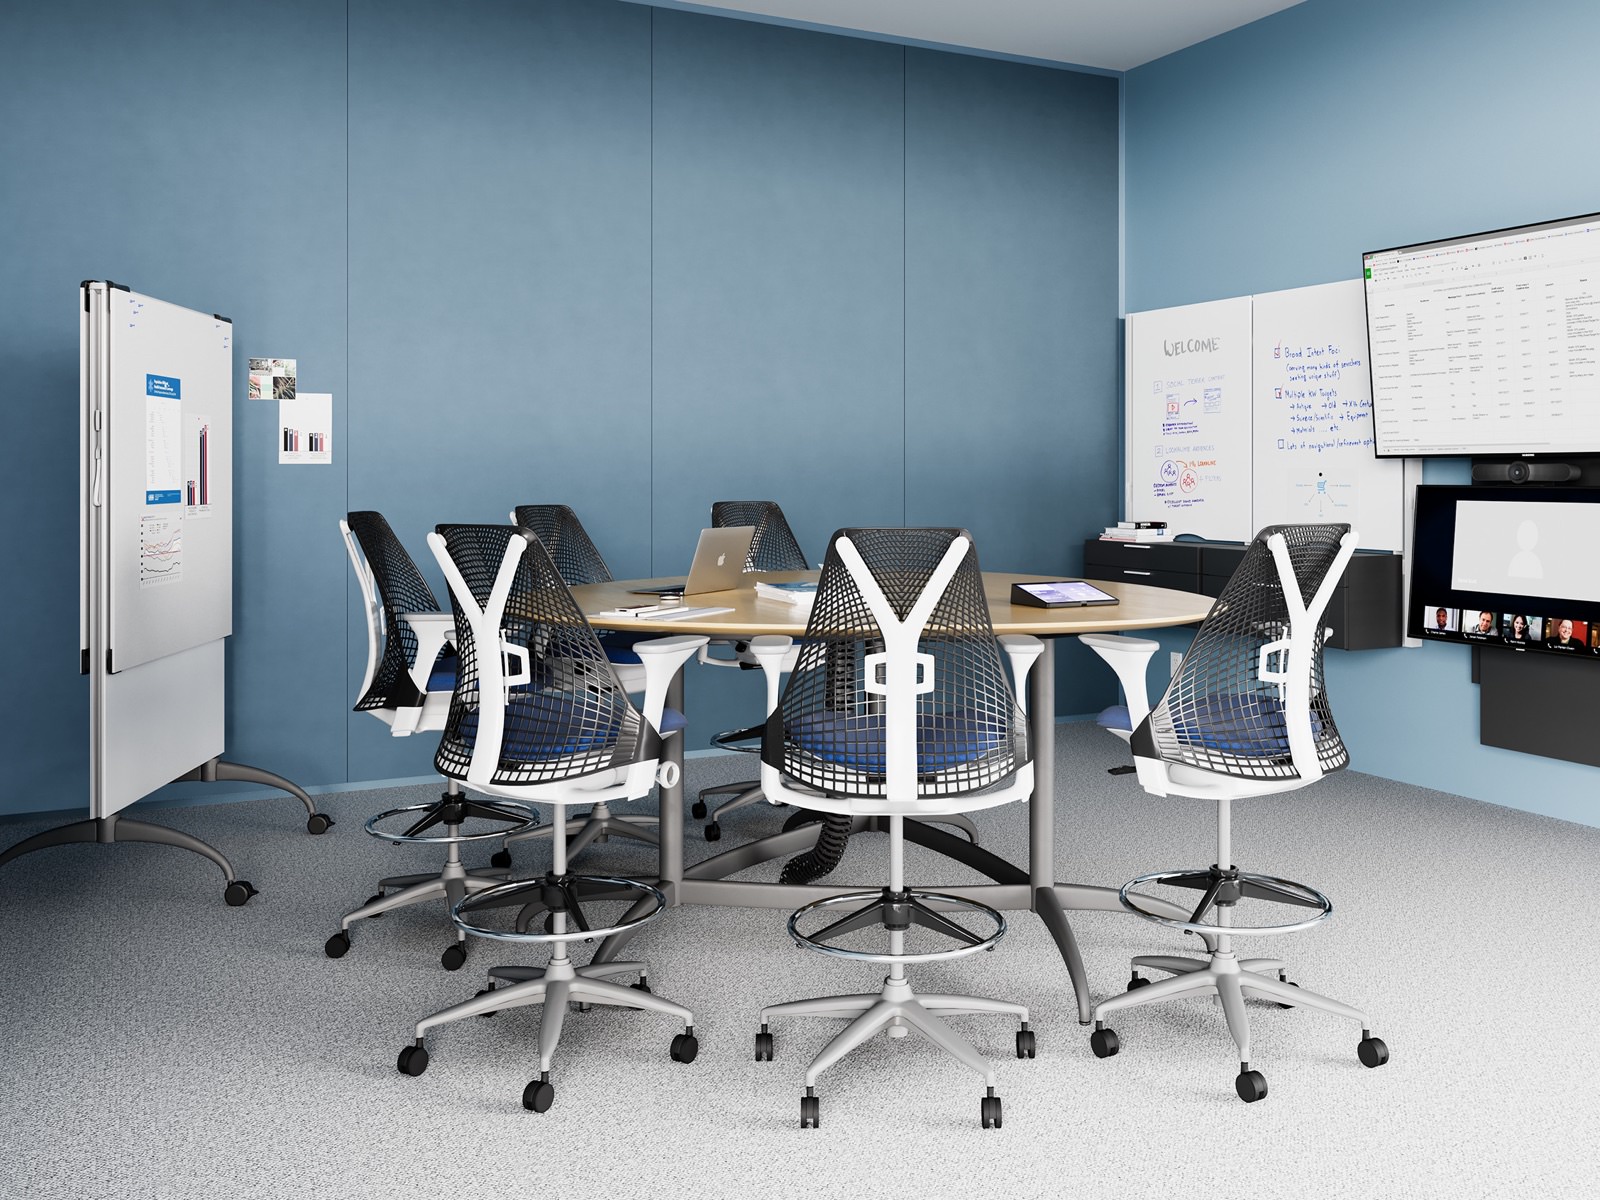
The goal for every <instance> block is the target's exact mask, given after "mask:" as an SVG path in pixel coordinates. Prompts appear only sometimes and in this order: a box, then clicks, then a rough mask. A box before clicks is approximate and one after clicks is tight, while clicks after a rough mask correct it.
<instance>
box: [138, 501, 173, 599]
mask: <svg viewBox="0 0 1600 1200" xmlns="http://www.w3.org/2000/svg"><path fill="white" fill-rule="evenodd" d="M182 578H183V518H182V517H179V516H176V515H172V516H159V517H140V518H139V586H140V587H141V588H150V587H161V586H163V585H165V584H169V583H177V582H178V581H179V580H180V579H182Z"/></svg>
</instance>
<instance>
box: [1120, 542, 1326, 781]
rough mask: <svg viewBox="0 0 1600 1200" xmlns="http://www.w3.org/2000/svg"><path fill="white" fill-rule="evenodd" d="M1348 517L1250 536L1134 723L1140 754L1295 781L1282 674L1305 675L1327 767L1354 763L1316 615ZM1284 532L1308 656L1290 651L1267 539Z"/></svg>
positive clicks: (1284, 606) (1286, 614)
mask: <svg viewBox="0 0 1600 1200" xmlns="http://www.w3.org/2000/svg"><path fill="white" fill-rule="evenodd" d="M1349 530H1350V526H1348V525H1273V526H1269V527H1268V528H1266V529H1263V530H1262V531H1261V532H1260V533H1258V534H1256V536H1255V540H1254V541H1252V542H1251V543H1250V547H1249V549H1248V550H1246V551H1245V556H1244V559H1243V561H1241V562H1240V564H1239V566H1238V569H1237V570H1235V571H1234V573H1233V576H1232V577H1231V578H1230V579H1229V580H1228V582H1227V584H1226V585H1225V586H1224V587H1223V589H1222V595H1221V596H1220V597H1218V598H1217V602H1216V604H1215V605H1214V606H1213V607H1212V609H1211V615H1210V616H1208V617H1207V618H1206V619H1205V621H1204V622H1203V623H1202V624H1201V626H1200V631H1199V632H1198V633H1197V634H1195V639H1194V643H1193V645H1191V646H1190V648H1189V652H1188V653H1187V654H1185V655H1184V656H1183V661H1182V662H1181V663H1180V664H1179V666H1178V670H1177V673H1176V674H1175V675H1174V676H1173V678H1172V682H1171V684H1170V685H1168V687H1167V691H1166V695H1164V696H1163V697H1162V699H1161V703H1160V704H1158V705H1157V706H1156V708H1155V709H1154V711H1152V712H1151V714H1150V715H1149V717H1148V718H1146V720H1145V722H1144V723H1143V725H1141V727H1140V728H1139V729H1138V730H1135V731H1134V735H1133V740H1132V747H1133V752H1134V753H1135V754H1136V755H1143V756H1145V757H1147V758H1159V759H1162V760H1164V761H1166V762H1169V763H1179V764H1182V765H1185V766H1191V767H1197V768H1200V769H1201V770H1205V771H1213V772H1217V773H1219V774H1223V775H1232V776H1237V777H1242V778H1248V779H1297V778H1300V772H1299V771H1298V770H1297V769H1296V767H1295V764H1294V761H1293V759H1292V757H1291V755H1290V749H1289V733H1288V720H1289V719H1290V714H1288V712H1287V710H1286V705H1285V701H1286V697H1287V695H1288V693H1289V686H1288V675H1289V673H1292V672H1301V671H1309V673H1310V691H1309V694H1310V698H1311V702H1310V710H1311V733H1312V737H1313V739H1314V741H1315V745H1316V755H1317V760H1318V761H1319V762H1320V763H1321V764H1322V769H1323V770H1324V771H1334V770H1338V769H1339V768H1341V767H1343V766H1345V765H1346V764H1347V763H1348V762H1349V761H1350V755H1349V752H1348V751H1347V750H1346V749H1345V745H1344V742H1343V740H1342V739H1341V738H1340V737H1339V730H1338V727H1337V726H1335V725H1334V723H1333V712H1332V710H1331V709H1330V708H1329V707H1328V694H1327V690H1326V688H1325V687H1324V676H1323V665H1322V642H1323V626H1322V614H1323V610H1324V609H1325V608H1326V606H1327V599H1328V596H1329V595H1331V590H1332V589H1331V588H1329V589H1327V590H1326V591H1324V589H1323V584H1324V582H1325V581H1326V580H1327V579H1328V575H1329V572H1330V570H1331V569H1332V567H1333V565H1334V561H1335V559H1336V558H1337V557H1338V554H1339V549H1340V539H1341V538H1343V537H1344V535H1345V534H1346V533H1348V532H1349ZM1274 534H1282V535H1283V537H1284V540H1285V542H1286V544H1287V547H1288V552H1289V561H1290V563H1291V564H1292V566H1293V569H1294V582H1295V587H1296V588H1297V590H1298V591H1299V601H1300V603H1299V604H1297V605H1295V606H1294V607H1295V608H1296V609H1299V608H1300V607H1301V606H1311V605H1312V604H1313V603H1314V602H1315V601H1316V598H1317V596H1318V593H1319V592H1323V597H1322V602H1321V603H1320V604H1317V605H1316V608H1315V611H1310V610H1309V607H1308V608H1307V611H1306V612H1305V616H1304V618H1303V619H1304V620H1305V621H1307V622H1309V623H1310V625H1311V627H1312V630H1313V634H1312V636H1311V638H1310V642H1309V644H1310V645H1311V647H1312V651H1311V654H1310V655H1309V657H1308V658H1307V659H1306V660H1305V661H1300V662H1295V661H1292V656H1291V655H1290V654H1289V653H1288V639H1289V634H1290V620H1291V616H1292V613H1291V607H1290V605H1289V603H1288V601H1287V600H1286V598H1285V596H1284V589H1283V584H1282V582H1281V580H1280V577H1279V571H1278V566H1277V563H1276V561H1275V559H1274V557H1273V554H1272V550H1271V547H1270V546H1269V545H1268V541H1269V539H1270V538H1271V537H1272V536H1273V535H1274Z"/></svg>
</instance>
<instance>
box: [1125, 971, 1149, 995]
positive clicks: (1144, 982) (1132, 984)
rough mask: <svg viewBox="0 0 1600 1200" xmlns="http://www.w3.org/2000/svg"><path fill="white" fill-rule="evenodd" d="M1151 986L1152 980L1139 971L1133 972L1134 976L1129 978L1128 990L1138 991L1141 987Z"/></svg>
mask: <svg viewBox="0 0 1600 1200" xmlns="http://www.w3.org/2000/svg"><path fill="white" fill-rule="evenodd" d="M1149 986H1150V981H1149V980H1148V979H1146V978H1145V977H1144V976H1143V975H1141V974H1139V972H1137V971H1135V972H1134V973H1133V978H1132V979H1130V980H1128V990H1129V991H1130V992H1137V991H1138V990H1139V989H1140V988H1142V987H1149Z"/></svg>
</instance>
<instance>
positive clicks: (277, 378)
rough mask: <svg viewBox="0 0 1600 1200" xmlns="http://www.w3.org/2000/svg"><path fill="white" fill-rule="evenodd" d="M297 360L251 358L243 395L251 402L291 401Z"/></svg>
mask: <svg viewBox="0 0 1600 1200" xmlns="http://www.w3.org/2000/svg"><path fill="white" fill-rule="evenodd" d="M298 361H299V360H298V359H293V358H252V359H251V360H250V382H249V386H248V387H247V388H246V391H245V395H246V396H247V397H248V398H249V399H251V400H293V399H294V394H295V386H294V380H295V367H296V364H297V363H298Z"/></svg>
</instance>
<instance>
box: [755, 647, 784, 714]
mask: <svg viewBox="0 0 1600 1200" xmlns="http://www.w3.org/2000/svg"><path fill="white" fill-rule="evenodd" d="M793 648H794V639H793V638H792V637H784V636H783V635H781V634H771V633H764V634H762V635H761V636H760V637H754V638H751V639H750V653H751V654H753V655H754V656H755V660H756V662H758V663H760V664H761V673H762V674H763V675H765V676H766V680H767V715H768V716H771V715H772V712H773V710H774V709H776V708H777V707H778V690H779V688H780V687H781V686H782V684H783V673H784V670H785V669H786V668H785V665H784V659H785V658H786V657H787V656H788V655H789V654H790V652H791V651H792V650H793ZM793 665H794V664H793V663H792V662H791V663H789V666H790V667H792V666H793Z"/></svg>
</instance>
